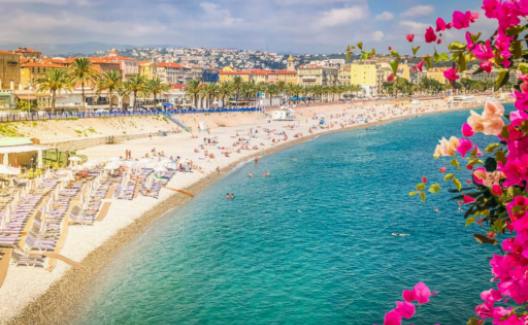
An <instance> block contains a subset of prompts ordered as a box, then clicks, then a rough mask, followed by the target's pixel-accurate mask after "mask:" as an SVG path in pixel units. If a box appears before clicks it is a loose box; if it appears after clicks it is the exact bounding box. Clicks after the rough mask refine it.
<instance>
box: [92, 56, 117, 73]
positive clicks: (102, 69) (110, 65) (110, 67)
mask: <svg viewBox="0 0 528 325" xmlns="http://www.w3.org/2000/svg"><path fill="white" fill-rule="evenodd" d="M89 59H90V63H91V64H92V68H93V70H94V71H95V72H97V73H107V72H110V71H117V72H118V73H120V74H121V64H120V63H119V62H114V61H111V60H105V59H102V60H101V59H100V58H98V57H94V58H89Z"/></svg>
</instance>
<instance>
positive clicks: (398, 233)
mask: <svg viewBox="0 0 528 325" xmlns="http://www.w3.org/2000/svg"><path fill="white" fill-rule="evenodd" d="M391 235H393V236H394V237H407V236H410V234H405V233H401V232H393V233H392V234H391Z"/></svg>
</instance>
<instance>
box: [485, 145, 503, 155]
mask: <svg viewBox="0 0 528 325" xmlns="http://www.w3.org/2000/svg"><path fill="white" fill-rule="evenodd" d="M499 146H500V144H498V143H490V144H488V146H487V147H486V149H485V150H486V152H487V153H492V152H493V151H495V149H497V148H498V147H499Z"/></svg>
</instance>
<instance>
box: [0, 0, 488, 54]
mask: <svg viewBox="0 0 528 325" xmlns="http://www.w3.org/2000/svg"><path fill="white" fill-rule="evenodd" d="M0 4H1V5H2V9H3V11H4V17H6V18H5V19H3V20H2V21H0V27H3V28H2V29H3V30H4V31H5V32H4V33H2V35H1V36H0V48H12V47H18V46H25V47H34V48H39V49H42V50H43V51H44V52H46V53H49V54H65V53H75V52H87V51H88V52H90V51H94V50H105V49H108V48H112V47H118V48H121V47H126V48H131V47H159V45H164V46H167V47H183V48H197V47H203V48H236V49H245V50H262V51H269V52H278V53H306V54H329V53H340V52H343V50H344V47H345V46H346V44H347V43H355V42H357V41H364V42H365V45H366V46H368V47H374V48H377V49H378V50H383V49H386V48H387V47H388V46H395V47H397V48H398V47H401V48H403V47H404V45H405V47H408V46H406V44H405V39H404V36H405V34H407V33H415V34H417V35H418V36H421V35H422V34H423V30H424V29H425V27H427V26H428V25H430V24H433V23H434V21H435V19H436V17H437V16H443V17H445V18H446V19H449V13H450V12H451V11H452V10H453V9H455V7H457V6H458V5H459V4H457V3H456V2H453V3H445V2H440V1H439V0H401V1H397V2H394V1H388V0H303V1H302V0H271V1H264V0H245V1H242V0H204V1H190V0H182V1H176V0H152V1H144V0H129V1H119V0H118V1H108V0H0ZM464 5H465V8H460V9H471V10H478V9H479V1H477V0H469V1H466V3H465V4H464ZM28 22H29V23H28ZM484 27H485V26H484ZM480 29H482V26H480ZM446 36H447V40H449V39H450V38H455V37H457V36H459V35H456V33H453V34H452V35H446Z"/></svg>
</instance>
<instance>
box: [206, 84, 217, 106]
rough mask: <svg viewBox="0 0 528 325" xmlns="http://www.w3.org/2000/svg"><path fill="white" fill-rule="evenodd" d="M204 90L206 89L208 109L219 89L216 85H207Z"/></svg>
mask: <svg viewBox="0 0 528 325" xmlns="http://www.w3.org/2000/svg"><path fill="white" fill-rule="evenodd" d="M205 88H206V89H207V91H206V93H207V97H206V98H207V101H206V102H207V107H210V106H211V102H212V101H213V100H214V99H215V98H217V97H218V93H219V87H218V85H216V84H207V85H206V86H205Z"/></svg>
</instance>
